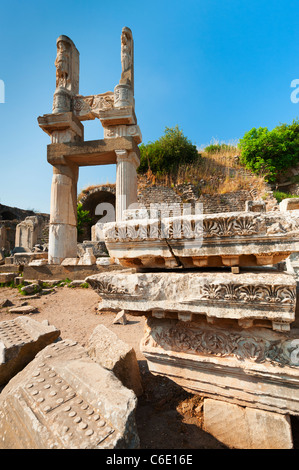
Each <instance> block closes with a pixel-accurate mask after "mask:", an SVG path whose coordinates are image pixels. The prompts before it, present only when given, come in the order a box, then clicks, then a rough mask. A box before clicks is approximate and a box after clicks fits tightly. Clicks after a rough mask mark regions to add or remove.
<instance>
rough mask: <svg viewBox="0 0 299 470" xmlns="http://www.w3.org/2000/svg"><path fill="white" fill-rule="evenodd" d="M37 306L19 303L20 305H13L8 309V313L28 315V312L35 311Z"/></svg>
mask: <svg viewBox="0 0 299 470" xmlns="http://www.w3.org/2000/svg"><path fill="white" fill-rule="evenodd" d="M36 310H37V308H36V307H33V306H32V305H21V306H20V307H13V308H10V309H9V313H17V314H19V315H28V314H29V313H33V312H36Z"/></svg>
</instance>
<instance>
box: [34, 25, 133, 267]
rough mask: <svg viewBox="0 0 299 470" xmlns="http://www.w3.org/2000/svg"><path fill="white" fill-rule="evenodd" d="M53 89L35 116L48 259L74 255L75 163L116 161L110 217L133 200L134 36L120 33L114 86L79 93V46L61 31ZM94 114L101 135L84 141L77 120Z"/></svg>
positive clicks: (58, 260) (119, 213)
mask: <svg viewBox="0 0 299 470" xmlns="http://www.w3.org/2000/svg"><path fill="white" fill-rule="evenodd" d="M55 66H56V90H55V93H54V99H53V112H52V113H51V114H44V115H43V116H40V117H39V118H38V123H39V126H40V127H41V129H42V130H43V131H44V132H46V133H47V134H48V135H49V136H50V137H51V144H50V145H48V149H47V159H48V162H49V163H50V164H51V165H52V166H53V179H52V190H51V208H50V233H49V257H48V262H49V264H60V263H61V262H62V261H63V260H64V259H65V258H76V257H77V181H78V173H79V167H80V166H90V165H107V164H114V163H115V164H116V219H117V220H120V219H121V217H122V213H123V210H125V209H126V208H128V207H129V206H130V205H131V204H133V203H135V202H137V174H136V168H137V167H138V166H139V160H140V156H139V148H138V144H139V143H140V142H141V140H142V137H141V133H140V129H139V127H138V125H137V118H136V115H135V100H134V41H133V36H132V32H131V30H130V29H129V28H126V27H124V28H123V30H122V34H121V66H122V72H121V78H120V81H119V83H118V84H117V85H116V86H115V88H114V91H113V92H112V91H108V92H105V93H102V94H99V95H89V96H82V95H80V94H79V52H78V50H77V48H76V46H75V45H74V43H73V41H71V39H70V38H68V37H67V36H60V37H59V38H58V39H57V57H56V61H55ZM90 119H92V120H93V119H99V120H100V122H101V124H102V126H103V128H104V139H101V140H94V141H84V127H83V124H82V121H86V120H90Z"/></svg>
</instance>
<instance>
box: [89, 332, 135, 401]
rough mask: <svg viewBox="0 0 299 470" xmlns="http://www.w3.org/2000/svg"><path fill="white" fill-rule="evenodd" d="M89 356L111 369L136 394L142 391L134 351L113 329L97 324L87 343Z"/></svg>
mask: <svg viewBox="0 0 299 470" xmlns="http://www.w3.org/2000/svg"><path fill="white" fill-rule="evenodd" d="M87 351H88V354H89V356H90V357H92V358H93V359H94V360H95V361H96V362H98V363H99V364H100V365H101V366H102V367H105V369H108V370H111V371H112V372H113V373H114V374H115V376H116V377H117V378H118V379H119V380H120V381H121V383H122V384H123V385H124V386H125V387H127V388H130V389H131V390H133V391H134V393H135V394H136V396H140V395H142V393H143V388H142V383H141V377H140V371H139V366H138V362H137V358H136V353H135V350H134V349H133V348H131V347H130V346H129V345H128V344H126V343H125V342H124V341H122V340H120V339H119V338H118V337H117V335H116V334H115V333H113V331H111V330H109V329H108V328H106V327H105V326H104V325H98V326H97V327H96V328H95V329H94V331H93V333H92V335H91V337H90V338H89V342H88V345H87Z"/></svg>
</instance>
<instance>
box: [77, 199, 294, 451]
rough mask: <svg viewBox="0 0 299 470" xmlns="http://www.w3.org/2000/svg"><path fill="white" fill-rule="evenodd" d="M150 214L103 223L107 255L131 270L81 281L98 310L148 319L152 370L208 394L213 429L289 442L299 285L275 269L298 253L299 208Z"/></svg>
mask: <svg viewBox="0 0 299 470" xmlns="http://www.w3.org/2000/svg"><path fill="white" fill-rule="evenodd" d="M153 214H154V215H155V218H150V213H148V214H147V218H145V215H144V211H138V210H137V211H136V214H135V217H133V216H132V213H131V212H130V211H128V213H127V214H126V215H127V217H128V219H130V220H124V221H120V222H115V223H110V224H107V225H106V226H105V227H104V233H105V237H106V244H107V248H108V250H109V253H110V255H111V256H113V257H115V258H118V260H119V262H120V263H121V265H123V266H126V267H128V266H131V267H134V268H135V270H134V272H131V273H121V272H114V273H113V272H110V273H102V274H97V275H93V276H89V277H88V278H87V279H86V281H87V282H89V283H90V285H91V286H92V287H93V288H94V289H95V290H96V291H97V292H98V294H99V296H100V298H101V301H100V304H99V309H105V308H109V309H114V310H115V311H119V310H124V312H126V313H129V314H131V315H137V316H140V315H144V316H145V317H146V318H147V327H146V331H145V335H144V338H143V340H142V343H141V350H142V352H143V354H144V356H145V357H146V359H147V361H148V365H149V368H150V370H151V372H152V373H153V374H160V375H164V376H167V377H168V378H170V379H171V380H173V381H175V382H176V383H177V384H179V385H181V386H182V387H183V388H185V389H186V390H189V391H192V393H198V394H199V395H201V396H204V397H205V398H206V399H205V402H204V428H205V430H206V431H208V432H210V433H211V434H213V435H214V436H215V437H217V438H218V439H219V440H221V441H222V442H224V443H225V444H226V445H228V446H231V447H236V448H292V446H293V443H292V433H291V425H290V416H291V415H295V416H298V415H299V393H298V390H299V356H298V352H299V329H298V327H297V324H296V316H295V313H296V296H297V294H296V280H295V278H294V276H293V275H291V274H289V273H287V272H280V271H278V269H277V267H274V266H273V265H275V264H276V265H277V263H279V262H281V261H282V260H285V259H287V258H288V257H289V255H290V254H291V253H293V252H297V251H298V249H299V211H298V210H290V211H281V212H277V211H275V212H264V211H263V210H261V211H260V212H257V211H256V208H255V210H253V211H247V212H240V213H224V214H213V215H209V214H208V215H202V214H195V215H187V216H186V215H181V216H176V217H169V218H163V217H159V214H158V213H155V212H153ZM138 217H140V218H138ZM236 428H238V429H239V428H240V433H235V429H236Z"/></svg>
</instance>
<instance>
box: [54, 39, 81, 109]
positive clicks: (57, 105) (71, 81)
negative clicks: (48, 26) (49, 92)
mask: <svg viewBox="0 0 299 470" xmlns="http://www.w3.org/2000/svg"><path fill="white" fill-rule="evenodd" d="M56 44H57V56H56V60H55V67H56V90H55V93H54V99H53V113H63V112H68V111H70V110H71V106H72V104H71V103H72V99H73V97H74V96H75V95H77V94H78V93H79V52H78V50H77V48H76V46H75V44H74V43H73V41H72V40H71V39H70V38H69V37H67V36H64V35H62V36H59V38H58V39H57V41H56Z"/></svg>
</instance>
